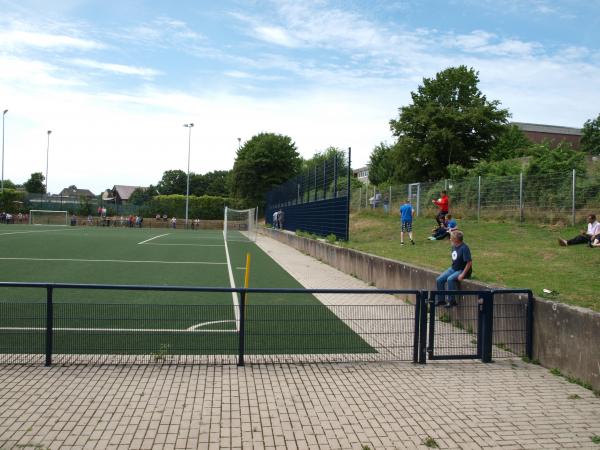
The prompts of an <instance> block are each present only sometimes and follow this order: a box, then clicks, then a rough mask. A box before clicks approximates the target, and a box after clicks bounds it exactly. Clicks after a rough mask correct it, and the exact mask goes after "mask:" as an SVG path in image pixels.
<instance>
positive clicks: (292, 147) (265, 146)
mask: <svg viewBox="0 0 600 450" xmlns="http://www.w3.org/2000/svg"><path fill="white" fill-rule="evenodd" d="M301 164H302V159H301V158H300V155H299V154H298V152H297V150H296V144H295V143H294V142H293V141H292V139H291V138H290V137H288V136H283V135H281V134H275V133H261V134H258V135H256V136H253V137H252V138H251V139H250V140H249V141H247V142H246V143H244V145H243V146H242V147H241V148H240V149H239V150H238V151H237V156H236V159H235V162H234V164H233V170H232V173H231V191H232V194H233V195H234V196H235V197H237V198H241V199H244V200H247V201H248V202H251V203H254V204H262V203H263V202H264V196H265V194H266V193H267V192H268V191H269V190H270V189H272V188H273V187H275V186H277V185H278V184H281V183H283V182H284V181H286V180H288V179H289V178H291V177H293V176H294V175H296V174H297V173H298V171H299V170H300V166H301Z"/></svg>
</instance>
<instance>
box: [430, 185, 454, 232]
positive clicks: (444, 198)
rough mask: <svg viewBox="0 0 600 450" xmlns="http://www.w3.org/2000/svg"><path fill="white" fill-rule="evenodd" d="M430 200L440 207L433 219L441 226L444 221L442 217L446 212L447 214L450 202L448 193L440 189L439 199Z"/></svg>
mask: <svg viewBox="0 0 600 450" xmlns="http://www.w3.org/2000/svg"><path fill="white" fill-rule="evenodd" d="M431 201H432V203H434V204H435V205H437V207H438V208H439V209H440V211H439V212H438V214H437V216H435V221H436V222H437V223H438V226H442V224H443V223H444V217H446V214H448V207H449V203H450V199H449V198H448V194H447V193H446V191H442V192H440V198H439V199H437V200H431Z"/></svg>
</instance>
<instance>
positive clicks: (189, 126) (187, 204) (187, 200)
mask: <svg viewBox="0 0 600 450" xmlns="http://www.w3.org/2000/svg"><path fill="white" fill-rule="evenodd" d="M183 126H184V127H186V128H187V129H188V166H187V186H186V188H185V228H186V229H187V227H188V212H189V207H190V150H191V148H192V127H193V126H194V124H193V123H184V124H183Z"/></svg>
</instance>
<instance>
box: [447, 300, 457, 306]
mask: <svg viewBox="0 0 600 450" xmlns="http://www.w3.org/2000/svg"><path fill="white" fill-rule="evenodd" d="M453 306H456V300H448V301H447V302H446V304H445V305H444V308H452V307H453Z"/></svg>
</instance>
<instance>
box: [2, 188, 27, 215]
mask: <svg viewBox="0 0 600 450" xmlns="http://www.w3.org/2000/svg"><path fill="white" fill-rule="evenodd" d="M27 210H28V202H27V194H26V193H25V192H22V191H17V190H15V189H4V191H0V212H1V211H4V212H8V213H17V212H24V211H27Z"/></svg>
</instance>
